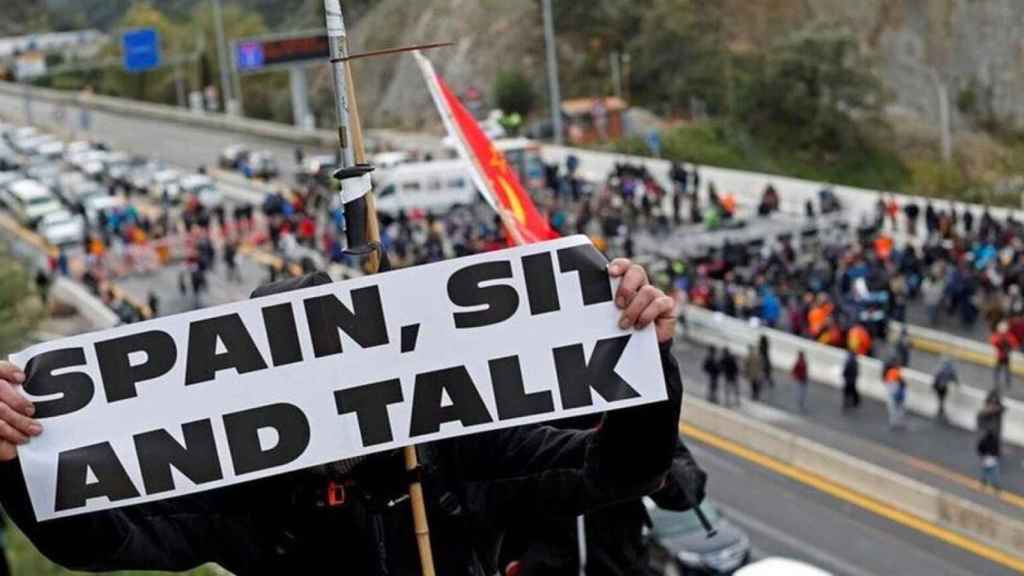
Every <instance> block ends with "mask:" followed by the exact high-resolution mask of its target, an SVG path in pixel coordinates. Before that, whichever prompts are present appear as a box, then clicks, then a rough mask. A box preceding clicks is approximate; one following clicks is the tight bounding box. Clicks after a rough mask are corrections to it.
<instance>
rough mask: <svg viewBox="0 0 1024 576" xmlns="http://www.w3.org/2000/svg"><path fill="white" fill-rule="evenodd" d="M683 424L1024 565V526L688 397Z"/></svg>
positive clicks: (909, 479) (808, 441) (967, 501)
mask: <svg viewBox="0 0 1024 576" xmlns="http://www.w3.org/2000/svg"><path fill="white" fill-rule="evenodd" d="M682 420H683V422H684V423H685V424H686V425H688V426H692V427H694V428H696V429H697V430H698V431H701V432H704V433H709V434H711V435H713V436H716V437H718V438H722V439H725V440H727V441H729V442H732V443H734V444H737V445H739V446H742V447H743V448H746V449H748V450H753V451H755V452H758V453H761V454H763V455H765V456H768V457H770V458H771V459H772V460H775V461H778V462H781V463H783V464H787V465H789V466H792V467H795V468H798V469H800V470H801V471H804V472H808V473H810V474H813V475H815V476H818V477H821V478H824V479H827V480H829V481H831V482H833V483H835V484H838V485H840V486H842V487H843V488H846V489H847V490H850V491H853V492H855V493H857V494H858V495H860V496H863V497H865V498H868V499H870V500H873V501H875V502H879V503H881V504H883V505H885V506H887V507H889V508H892V509H895V510H898V511H900V512H903V513H905V514H910V515H912V516H915V517H917V518H919V519H921V520H924V521H926V522H928V523H931V524H937V525H939V526H940V527H942V528H947V529H952V530H953V531H955V532H958V533H960V534H962V535H964V536H968V537H970V538H973V539H976V540H978V541H981V542H983V543H985V544H987V545H989V546H991V547H994V548H997V549H998V550H1000V551H1002V552H1004V553H1006V554H1008V555H1011V556H1013V557H1014V558H1015V559H1017V560H1020V561H1024V522H1022V521H1020V520H1017V519H1014V518H1010V517H1009V516H1006V515H1003V514H1000V513H998V512H995V511H993V510H990V509H988V508H986V507H984V506H981V505H979V504H975V503H974V502H971V501H969V500H966V499H964V498H961V497H959V496H955V495H953V494H948V493H945V492H943V491H941V490H939V489H937V488H935V487H933V486H929V485H927V484H925V483H923V482H920V481H918V480H914V479H912V478H908V477H906V476H903V475H900V474H897V473H895V472H892V471H890V470H887V469H884V468H882V467H880V466H877V465H875V464H872V463H870V462H865V461H863V460H860V459H857V458H854V457H852V456H850V455H848V454H845V453H843V452H840V451H839V450H835V449H833V448H830V447H828V446H824V445H822V444H819V443H817V442H814V441H813V440H809V439H807V438H804V437H801V436H798V435H796V434H793V433H791V432H788V431H785V430H782V429H780V428H777V427H774V426H771V425H769V424H766V423H764V422H760V421H758V420H754V419H751V418H748V417H744V416H743V415H741V414H737V413H736V412H733V411H730V410H728V409H725V408H722V407H719V406H715V405H712V404H710V403H708V402H704V401H703V400H700V399H698V398H695V397H693V396H691V395H687V396H686V399H685V402H684V404H683V413H682Z"/></svg>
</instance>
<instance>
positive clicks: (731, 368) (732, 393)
mask: <svg viewBox="0 0 1024 576" xmlns="http://www.w3.org/2000/svg"><path fill="white" fill-rule="evenodd" d="M719 367H720V369H721V371H722V376H723V377H725V405H726V406H739V404H740V383H739V375H740V365H739V362H737V361H736V356H734V355H733V353H732V351H731V350H729V347H728V346H724V347H722V359H721V360H720V361H719Z"/></svg>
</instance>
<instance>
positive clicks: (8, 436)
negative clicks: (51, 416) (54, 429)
mask: <svg viewBox="0 0 1024 576" xmlns="http://www.w3.org/2000/svg"><path fill="white" fill-rule="evenodd" d="M24 381H25V373H24V372H22V371H21V369H20V368H18V367H17V366H15V365H14V364H11V363H10V362H6V361H0V462H8V461H10V460H14V459H15V458H17V456H18V452H17V446H19V445H21V444H24V443H26V442H28V439H29V438H30V437H32V436H38V435H39V434H40V433H42V431H43V427H42V426H40V425H39V423H38V422H36V421H35V420H33V419H32V415H33V414H35V411H36V408H35V406H33V405H32V402H31V401H29V399H28V398H25V396H23V395H22V394H21V392H19V391H18V390H17V388H18V387H19V386H21V384H22V383H23V382H24Z"/></svg>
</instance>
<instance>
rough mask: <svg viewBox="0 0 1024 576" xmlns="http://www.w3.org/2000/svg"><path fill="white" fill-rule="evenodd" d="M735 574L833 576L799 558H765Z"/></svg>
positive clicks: (751, 575) (738, 575) (746, 575)
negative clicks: (798, 559) (800, 560)
mask: <svg viewBox="0 0 1024 576" xmlns="http://www.w3.org/2000/svg"><path fill="white" fill-rule="evenodd" d="M733 576H832V573H831V572H826V571H824V570H822V569H821V568H815V567H814V566H811V565H810V564H805V563H803V562H799V561H797V560H790V559H788V558H765V559H764V560H759V561H757V562H754V563H753V564H747V565H746V566H744V567H742V568H740V569H739V570H737V571H735V572H733Z"/></svg>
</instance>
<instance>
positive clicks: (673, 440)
mask: <svg viewBox="0 0 1024 576" xmlns="http://www.w3.org/2000/svg"><path fill="white" fill-rule="evenodd" d="M661 364H662V369H663V371H664V374H665V382H666V386H667V391H668V399H667V400H665V401H662V402H656V403H653V404H647V405H644V406H638V407H633V408H625V409H621V410H615V411H612V412H609V413H608V414H607V415H606V416H605V417H604V419H603V420H602V422H601V425H600V426H599V427H598V428H597V429H595V430H583V431H577V430H561V429H557V428H554V427H551V426H544V425H535V426H523V427H518V428H510V429H504V430H498V431H495V432H490V433H485V434H478V435H474V436H465V437H462V438H458V439H455V440H453V441H452V442H453V444H454V446H453V453H454V455H455V462H457V465H456V466H455V467H456V468H458V470H457V471H458V474H459V478H458V480H459V485H461V486H462V489H463V490H464V494H463V497H464V500H465V501H466V503H467V506H468V507H469V508H470V510H471V511H472V513H474V514H476V515H478V516H479V517H482V518H486V519H487V520H488V522H494V523H498V524H507V523H510V522H514V521H516V520H517V519H520V518H528V517H530V516H534V517H536V515H538V514H540V515H545V516H550V515H578V514H582V513H584V512H586V511H589V510H594V509H597V508H600V507H602V506H606V505H608V504H611V503H614V502H618V501H622V500H628V499H632V498H638V497H640V496H644V495H647V494H650V493H652V492H654V491H656V490H657V489H659V488H661V487H662V485H663V484H664V482H665V478H666V473H667V472H668V471H669V469H670V467H671V464H672V460H673V456H674V454H675V452H676V449H677V444H678V434H679V432H678V426H679V410H680V403H681V398H682V381H681V379H680V375H679V367H678V365H677V364H676V361H675V359H674V358H673V356H672V353H671V350H670V346H669V345H663V346H662V347H661Z"/></svg>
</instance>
